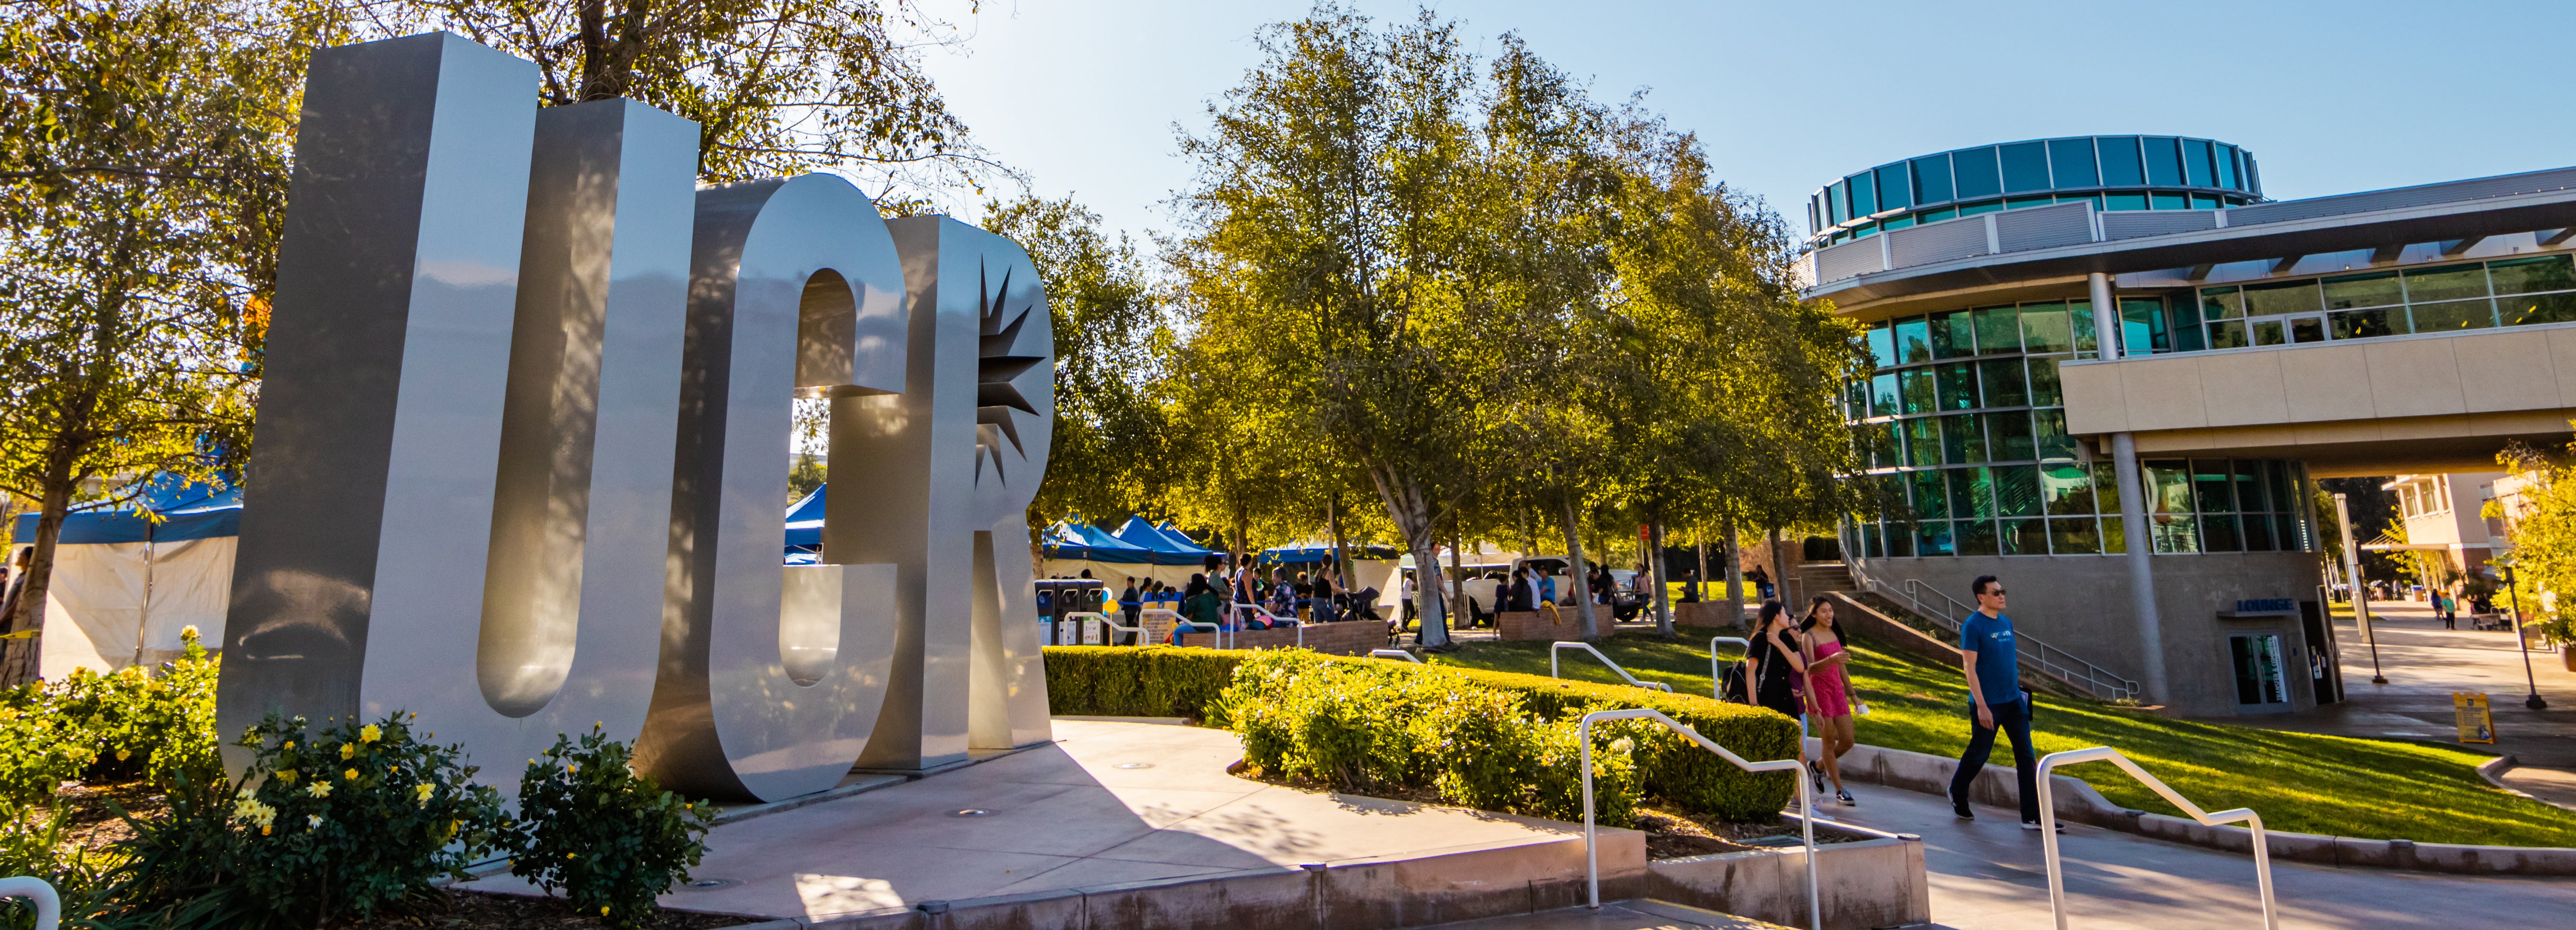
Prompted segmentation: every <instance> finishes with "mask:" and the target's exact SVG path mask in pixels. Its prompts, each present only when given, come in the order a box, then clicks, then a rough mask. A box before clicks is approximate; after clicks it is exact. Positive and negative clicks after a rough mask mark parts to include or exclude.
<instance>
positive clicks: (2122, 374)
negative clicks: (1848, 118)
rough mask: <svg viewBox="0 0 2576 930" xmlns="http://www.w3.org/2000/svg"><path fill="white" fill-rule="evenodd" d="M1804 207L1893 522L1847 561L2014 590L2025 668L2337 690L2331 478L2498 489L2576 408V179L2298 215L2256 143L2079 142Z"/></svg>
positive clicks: (1870, 530)
mask: <svg viewBox="0 0 2576 930" xmlns="http://www.w3.org/2000/svg"><path fill="white" fill-rule="evenodd" d="M1808 208H1809V210H1810V216H1809V218H1810V220H1811V221H1812V222H1813V224H1814V225H1813V226H1812V227H1811V228H1812V230H1813V235H1812V237H1811V238H1810V239H1809V240H1808V246H1807V250H1806V252H1805V253H1804V254H1803V255H1802V256H1801V257H1800V259H1799V262H1800V273H1801V274H1802V275H1803V276H1804V278H1805V289H1804V294H1805V296H1807V297H1809V298H1815V299H1823V300H1830V301H1831V302H1832V303H1833V305H1834V309H1835V312H1836V313H1838V314H1840V315H1841V316H1843V317H1845V318H1846V319H1849V320H1852V321H1853V322H1856V323H1859V324H1861V325H1862V326H1863V327H1864V328H1865V329H1866V331H1867V334H1868V337H1867V341H1868V347H1869V350H1870V352H1871V354H1872V355H1873V356H1874V359H1875V361H1876V363H1877V367H1876V370H1875V372H1873V374H1872V376H1871V377H1870V378H1869V379H1868V380H1866V381H1864V382H1859V383H1854V384H1850V385H1845V386H1844V387H1843V390H1844V392H1845V393H1844V396H1843V403H1844V405H1845V411H1846V413H1847V415H1848V416H1849V417H1850V418H1851V419H1852V420H1854V421H1856V422H1859V423H1863V424H1866V425H1867V426H1868V427H1869V428H1868V429H1866V430H1864V431H1863V435H1864V437H1866V438H1865V439H1864V440H1863V441H1864V442H1865V443H1866V446H1867V448H1866V449H1865V452H1866V455H1865V458H1866V460H1867V464H1868V473H1867V475H1866V476H1865V478H1864V479H1863V480H1866V481H1868V482H1869V483H1870V484H1871V486H1872V489H1873V490H1875V491H1876V492H1877V494H1876V496H1877V500H1878V503H1879V506H1878V507H1876V508H1874V509H1873V510H1872V511H1870V512H1867V513H1862V514H1857V515H1855V516H1854V517H1853V518H1852V519H1851V520H1849V521H1847V523H1846V524H1845V527H1844V531H1843V537H1842V542H1843V554H1844V558H1845V560H1846V561H1847V562H1848V563H1849V564H1850V567H1851V569H1852V572H1853V574H1854V575H1855V576H1856V577H1858V578H1859V579H1860V580H1862V581H1863V582H1865V584H1866V585H1867V586H1868V587H1869V588H1870V589H1871V590H1874V591H1878V592H1880V593H1884V594H1888V595H1889V596H1891V597H1900V598H1903V599H1905V600H1908V601H1911V606H1914V607H1916V608H1919V609H1923V610H1931V611H1935V612H1941V611H1952V610H1955V611H1959V612H1964V611H1965V609H1966V608H1965V607H1964V606H1961V605H1964V604H1966V603H1968V602H1970V601H1971V595H1970V592H1969V585H1970V582H1971V580H1972V579H1974V578H1976V577H1978V576H1982V575H1994V576H1997V577H1999V578H2001V579H2003V580H2004V583H2005V584H2006V585H2007V586H2008V587H2009V588H2010V590H2011V591H2012V602H2011V603H2012V614H2013V617H2014V619H2015V621H2016V623H2017V626H2018V630H2019V632H2020V633H2021V634H2022V636H2023V645H2022V651H2023V653H2024V654H2025V656H2027V655H2029V654H2030V653H2033V652H2034V651H2037V652H2041V653H2043V654H2045V655H2046V656H2048V657H2049V659H2048V661H2049V662H2051V663H2053V664H2054V665H2055V666H2057V667H2060V668H2070V669H2081V670H2082V671H2083V674H2084V675H2086V676H2089V677H2088V678H2087V681H2088V682H2090V684H2088V685H2085V687H2089V688H2091V689H2092V690H2094V692H2095V693H2096V694H2099V695H2102V696H2105V697H2135V698H2137V699H2139V700H2142V701H2145V702H2148V703H2154V704H2161V705H2165V706H2168V707H2171V708H2173V709H2175V710H2176V711H2178V712H2180V713H2185V714H2226V713H2269V712H2277V711H2290V710H2297V709H2302V708H2307V707H2313V706H2316V705H2318V704H2323V703H2329V702H2332V701H2335V700H2338V699H2340V695H2341V689H2342V681H2343V676H2342V672H2341V670H2340V669H2339V668H2338V667H2337V665H2336V663H2337V661H2338V657H2339V655H2338V653H2337V651H2336V648H2335V645H2334V640H2335V633H2334V628H2333V625H2332V624H2331V623H2330V622H2328V620H2327V618H2326V616H2325V614H2324V613H2323V606H2324V604H2325V602H2326V601H2327V600H2329V598H2327V597H2325V596H2324V594H2325V592H2326V591H2327V590H2328V586H2329V585H2331V584H2332V583H2334V579H2336V578H2339V577H2341V574H2340V570H2339V568H2338V566H2339V563H2340V561H2341V559H2340V553H2323V552H2319V551H2318V549H2319V545H2318V540H2319V539H2320V538H2322V537H2323V535H2324V534H2323V533H2321V532H2320V525H2321V524H2322V523H2330V522H2331V521H2334V520H2335V519H2337V516H2336V514H2335V512H2334V510H2333V506H2334V505H2333V503H2332V502H2331V500H2329V499H2326V498H2323V497H2321V496H2320V495H2319V494H2318V493H2317V489H2316V485H2315V483H2314V479H2315V478H2318V477H2348V476H2373V475H2405V474H2410V473H2412V474H2415V475H2417V476H2418V477H2421V476H2423V475H2427V474H2429V475H2432V476H2433V477H2434V478H2444V476H2448V477H2447V478H2445V479H2444V480H2441V481H2432V482H2430V483H2431V484H2434V485H2440V486H2445V487H2447V486H2449V485H2451V484H2457V485H2459V486H2461V487H2470V488H2474V487H2479V486H2480V484H2479V480H2480V479H2479V477H2478V475H2479V474H2482V473H2488V472H2493V471H2494V470H2495V469H2496V465H2495V461H2496V455H2497V453H2498V452H2500V451H2502V450H2503V449H2505V448H2506V447H2507V446H2508V444H2511V443H2515V442H2521V443H2526V444H2528V445H2531V446H2534V447H2539V448H2554V447H2558V446H2563V445H2565V444H2566V443H2567V441H2568V439H2567V436H2568V423H2569V421H2570V420H2576V168H2558V169H2550V170H2544V171H2533V172H2526V173H2522V174H2511V175H2500V176H2496V177H2487V178H2472V179H2467V180H2459V181H2446V182H2439V183H2432V184H2424V185H2419V186H2415V187H2404V188H2394V189H2389V190H2378V191H2365V192H2360V193H2353V194H2340V195H2334V196H2326V197H2315V198H2308V199H2304V200H2289V201H2273V200H2268V199H2266V198H2265V197H2264V196H2263V190H2262V184H2261V175H2260V172H2259V170H2258V168H2257V166H2256V164H2255V161H2254V157H2253V156H2252V154H2251V153H2249V152H2247V151H2246V150H2245V149H2243V148H2241V147H2239V146H2236V145H2233V144H2230V143H2226V142H2219V141H2214V140H2210V139H2195V138H2189V137H2181V136H2146V135H2139V136H2078V137H2067V138H2054V139H2037V140H2029V141H2022V142H2010V143H2003V144H1998V145H1988V146H1978V147H1973V148H1966V149H1957V150H1953V151H1949V152H1942V153H1938V154H1934V155H1927V156H1922V157H1916V158H1907V159H1903V160H1900V161H1894V162H1890V163H1887V164H1885V165H1881V166H1879V167H1877V168H1872V169H1870V170H1868V171H1862V172H1858V173H1854V174H1849V175H1845V176H1843V177H1841V178H1839V179H1836V180H1835V181H1833V182H1832V183H1830V184H1826V185H1824V186H1823V187H1821V188H1819V189H1817V191H1816V194H1815V196H1814V197H1813V198H1811V199H1810V201H1809V204H1808ZM2321 500H2324V501H2325V503H2323V504H2320V503H2319V502H2320V501H2321ZM2449 510H2450V511H2451V512H2453V513H2470V514H2474V513H2475V512H2476V507H2475V505H2474V502H2471V503H2465V504H2459V505H2457V506H2452V507H2450V508H2449ZM2462 519H2466V518H2462ZM2469 522H2474V521H2473V520H2471V521H2469ZM2464 525H2465V524H2464ZM2462 533H2463V538H2465V537H2466V535H2470V534H2468V531H2466V530H2463V531H2462ZM2480 538H2484V537H2483V536H2481V537H2480ZM2395 545H2398V546H2399V547H2400V548H2422V547H2420V546H2413V545H2412V544H2395ZM2330 562H2331V563H2335V564H2330ZM2476 569H2477V566H2476V565H2464V566H2462V568H2461V571H2463V572H2469V573H2474V572H2475V571H2476ZM1936 594H1937V595H1940V596H1945V597H1946V598H1948V601H1947V602H1946V604H1945V603H1944V602H1943V601H1942V600H1941V599H1940V598H1939V597H1935V596H1934V595H1936Z"/></svg>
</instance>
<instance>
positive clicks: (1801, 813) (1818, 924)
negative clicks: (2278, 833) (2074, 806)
mask: <svg viewBox="0 0 2576 930" xmlns="http://www.w3.org/2000/svg"><path fill="white" fill-rule="evenodd" d="M1595 720H1652V721H1654V722H1656V723H1660V724H1663V725H1664V726H1665V727H1666V728H1667V729H1670V730H1672V731H1673V732H1675V733H1679V734H1681V735H1683V736H1685V737H1689V738H1690V741H1691V742H1694V743H1698V744H1700V745H1701V746H1702V747H1704V748H1706V749H1707V750H1708V751H1710V752H1713V753H1716V754H1717V755H1718V757H1719V758H1721V759H1725V760H1726V761H1728V762H1732V763H1734V764H1735V767H1736V768H1739V769H1743V770H1745V771H1747V772H1754V773H1757V774H1758V773H1761V772H1789V773H1793V774H1794V775H1795V776H1796V779H1797V782H1798V826H1799V829H1801V830H1803V831H1805V838H1806V848H1807V926H1808V927H1810V928H1812V930H1823V927H1824V925H1825V918H1824V910H1823V908H1820V907H1818V906H1817V894H1816V804H1815V800H1816V799H1815V798H1814V796H1813V795H1812V794H1811V793H1810V792H1809V790H1808V788H1807V764H1806V763H1804V762H1800V761H1798V760H1795V759H1774V760H1771V761H1769V762H1746V761H1744V757H1742V756H1739V755H1736V754H1734V753H1732V752H1728V751H1726V747H1724V746H1720V745H1718V744H1716V743H1714V742H1711V741H1710V740H1709V738H1708V737H1705V736H1701V735H1699V731H1698V730H1694V729H1691V728H1689V727H1686V726H1682V725H1681V724H1678V723H1675V722H1673V718H1671V717H1666V716H1664V715H1663V713H1662V712H1660V711H1656V710H1652V709H1648V708H1643V707H1640V708H1633V709H1629V710H1596V711H1593V712H1591V713H1588V714H1585V715H1583V722H1581V723H1578V724H1576V725H1575V728H1574V741H1575V743H1576V744H1577V745H1578V747H1579V748H1578V749H1577V750H1576V753H1577V755H1578V757H1579V758H1578V759H1577V764H1579V765H1581V766H1583V868H1584V873H1585V874H1584V883H1585V889H1586V890H1587V892H1588V893H1589V894H1590V895H1591V904H1592V908H1593V909H1594V910H1599V909H1600V908H1601V855H1600V853H1599V852H1598V851H1596V850H1595V849H1594V848H1593V824H1592V722H1593V721H1595ZM2052 861H2053V860H2052ZM2265 887H2266V888H2269V887H2270V886H2269V885H2266V886H2265ZM2267 900H2268V899H2267Z"/></svg>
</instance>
